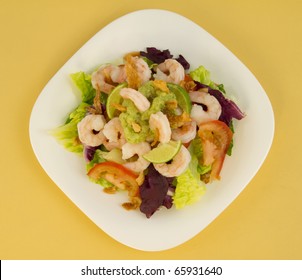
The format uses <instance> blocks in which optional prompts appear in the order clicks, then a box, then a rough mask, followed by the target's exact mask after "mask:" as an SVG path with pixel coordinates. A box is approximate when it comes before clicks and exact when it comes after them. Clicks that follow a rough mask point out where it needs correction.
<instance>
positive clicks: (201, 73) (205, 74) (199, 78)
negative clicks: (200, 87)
mask: <svg viewBox="0 0 302 280" xmlns="http://www.w3.org/2000/svg"><path fill="white" fill-rule="evenodd" d="M189 75H190V77H191V78H192V79H193V80H194V81H196V82H199V83H201V84H204V85H207V86H209V87H210V88H212V89H218V90H220V91H222V92H223V93H225V90H224V86H223V84H220V85H217V84H216V83H214V82H213V81H212V80H211V78H210V76H211V75H210V71H209V70H207V69H206V68H205V67H204V66H202V65H201V66H199V67H198V68H196V69H195V70H193V71H191V72H190V73H189Z"/></svg>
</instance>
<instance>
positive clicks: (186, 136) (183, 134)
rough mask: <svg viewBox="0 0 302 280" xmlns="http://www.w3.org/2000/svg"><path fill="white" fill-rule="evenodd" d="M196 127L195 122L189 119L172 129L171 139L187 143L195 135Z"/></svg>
mask: <svg viewBox="0 0 302 280" xmlns="http://www.w3.org/2000/svg"><path fill="white" fill-rule="evenodd" d="M196 127H197V126H196V122H195V121H191V122H187V123H185V124H184V125H183V126H181V127H179V128H176V129H172V139H173V140H176V141H178V140H180V141H181V142H182V143H189V142H190V141H191V140H193V139H194V138H195V136H196Z"/></svg>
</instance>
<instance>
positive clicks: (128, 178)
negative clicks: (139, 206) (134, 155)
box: [87, 161, 138, 196]
mask: <svg viewBox="0 0 302 280" xmlns="http://www.w3.org/2000/svg"><path fill="white" fill-rule="evenodd" d="M87 175H88V176H89V177H90V178H92V179H93V180H98V179H100V178H104V179H106V180H107V181H109V182H110V183H112V184H113V185H115V186H116V187H119V188H121V189H127V190H129V192H130V191H131V190H132V191H134V190H137V189H138V184H137V182H136V178H137V177H138V175H136V174H135V173H133V172H132V171H131V170H129V169H127V168H126V167H124V166H123V165H121V164H118V163H115V162H111V161H106V162H102V163H98V164H96V165H95V166H94V167H93V168H91V169H90V170H89V172H88V174H87ZM133 196H134V195H133Z"/></svg>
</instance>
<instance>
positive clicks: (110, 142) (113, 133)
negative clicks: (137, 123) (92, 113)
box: [103, 117, 126, 151]
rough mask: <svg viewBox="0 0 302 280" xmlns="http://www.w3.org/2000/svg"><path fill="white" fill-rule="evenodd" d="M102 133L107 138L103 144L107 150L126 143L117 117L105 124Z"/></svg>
mask: <svg viewBox="0 0 302 280" xmlns="http://www.w3.org/2000/svg"><path fill="white" fill-rule="evenodd" d="M103 134H104V135H105V137H106V138H107V139H106V141H104V143H103V144H104V146H105V148H106V149H107V150H109V151H111V150H112V149H114V148H121V147H122V146H123V145H124V144H125V143H126V139H125V135H124V130H123V127H122V124H121V121H120V119H119V118H117V117H116V118H113V119H111V120H110V121H109V122H108V123H106V124H105V126H104V129H103Z"/></svg>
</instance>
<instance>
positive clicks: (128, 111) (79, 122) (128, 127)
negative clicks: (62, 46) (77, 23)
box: [52, 47, 244, 218]
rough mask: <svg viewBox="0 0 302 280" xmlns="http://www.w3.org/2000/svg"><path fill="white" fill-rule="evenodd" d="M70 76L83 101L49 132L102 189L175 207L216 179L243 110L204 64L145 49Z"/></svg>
mask: <svg viewBox="0 0 302 280" xmlns="http://www.w3.org/2000/svg"><path fill="white" fill-rule="evenodd" d="M71 78H72V81H73V82H74V83H75V85H76V86H77V87H78V88H79V90H80V91H81V98H82V100H81V102H80V104H79V105H78V107H77V108H76V109H75V110H74V111H72V112H71V113H70V114H69V117H68V119H67V120H66V122H65V124H63V125H62V126H60V127H58V128H55V129H54V130H53V131H52V135H53V136H54V137H55V138H56V139H57V140H58V141H59V142H60V143H61V144H63V145H64V147H65V148H66V149H67V150H69V151H71V152H74V153H78V154H80V155H83V156H84V159H85V164H86V171H87V176H88V177H89V179H90V180H92V181H93V182H95V183H97V184H100V185H101V186H102V188H103V190H104V191H105V192H106V193H108V194H113V193H116V192H119V191H125V193H127V195H128V197H127V200H126V201H125V203H123V207H124V208H125V209H127V210H130V209H139V210H140V211H141V212H142V213H143V214H144V215H145V216H146V217H147V218H150V217H151V216H152V215H153V214H154V213H155V212H156V211H157V210H159V209H161V208H163V207H165V208H167V209H170V208H172V207H173V206H174V207H175V208H176V209H181V208H183V207H185V206H187V205H190V204H192V203H195V202H196V201H198V200H199V199H200V198H201V196H202V195H203V194H204V193H205V191H206V186H207V184H209V183H211V182H213V181H215V180H219V179H220V172H221V169H222V167H223V163H224V159H225V156H227V155H228V156H230V155H231V153H232V148H233V134H234V126H233V122H234V119H237V120H240V119H242V118H243V117H244V113H243V112H242V111H241V110H240V109H239V107H238V106H237V105H236V104H235V102H234V101H232V100H231V99H230V98H228V97H227V95H226V92H225V90H224V87H223V85H222V84H217V83H215V82H213V81H212V80H211V78H210V73H209V71H208V70H207V69H206V68H205V67H204V66H199V67H198V68H196V69H190V64H189V62H188V61H187V60H186V59H185V58H184V57H183V56H182V55H179V56H178V57H177V58H175V57H174V56H173V55H172V54H171V53H170V51H169V50H163V51H162V50H159V49H157V48H154V47H150V48H146V50H145V51H138V52H132V53H127V54H125V56H124V57H123V60H122V63H106V64H103V65H101V66H100V67H98V68H97V69H95V71H93V72H91V73H87V72H77V73H74V74H71Z"/></svg>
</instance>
